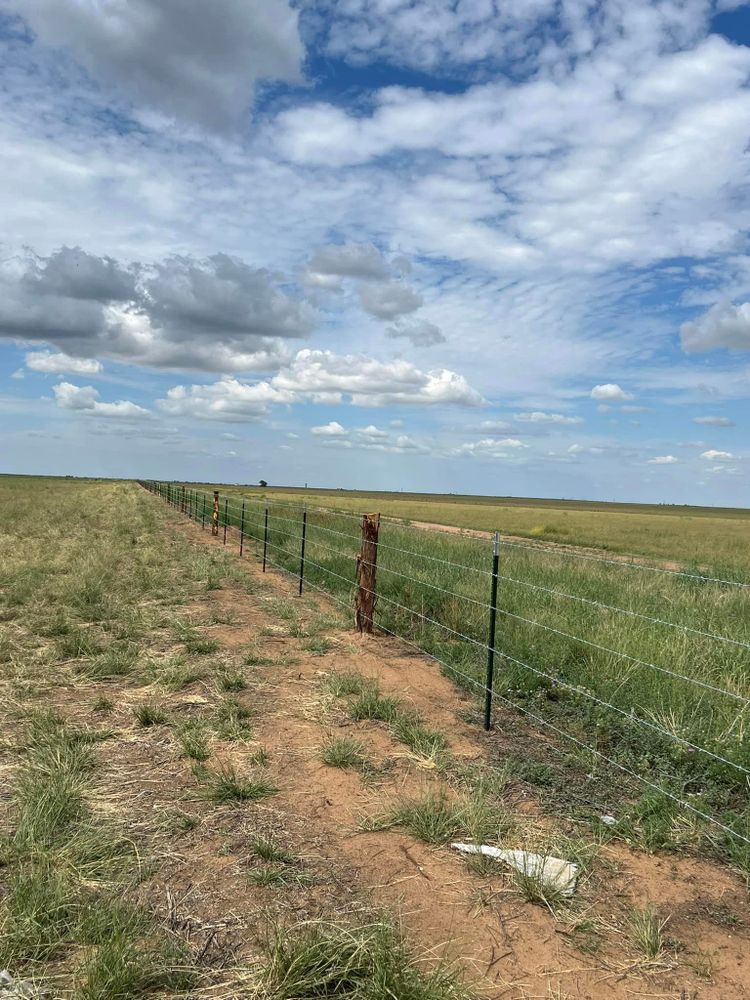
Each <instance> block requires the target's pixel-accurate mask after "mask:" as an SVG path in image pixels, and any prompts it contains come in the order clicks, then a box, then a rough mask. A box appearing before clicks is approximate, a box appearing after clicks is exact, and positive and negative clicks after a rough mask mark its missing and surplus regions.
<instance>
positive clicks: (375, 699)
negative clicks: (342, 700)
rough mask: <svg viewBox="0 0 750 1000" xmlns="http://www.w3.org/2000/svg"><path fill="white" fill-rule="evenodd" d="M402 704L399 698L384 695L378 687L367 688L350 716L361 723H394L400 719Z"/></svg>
mask: <svg viewBox="0 0 750 1000" xmlns="http://www.w3.org/2000/svg"><path fill="white" fill-rule="evenodd" d="M399 707H400V702H399V700H398V698H394V697H392V696H390V695H382V694H381V693H380V691H379V690H378V688H377V687H376V686H370V687H366V688H365V689H364V690H363V691H362V693H361V694H360V696H359V697H358V698H357V700H356V701H355V702H353V703H352V705H351V708H350V710H349V714H350V715H351V717H352V719H354V720H355V721H357V722H361V721H363V720H365V719H372V720H374V721H377V722H393V721H394V720H395V719H397V718H398V714H399Z"/></svg>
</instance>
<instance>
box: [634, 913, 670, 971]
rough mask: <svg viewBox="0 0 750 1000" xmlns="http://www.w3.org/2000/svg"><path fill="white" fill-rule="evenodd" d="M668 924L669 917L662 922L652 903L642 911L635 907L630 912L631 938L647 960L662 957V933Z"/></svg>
mask: <svg viewBox="0 0 750 1000" xmlns="http://www.w3.org/2000/svg"><path fill="white" fill-rule="evenodd" d="M668 923H669V917H665V918H664V919H663V920H661V919H660V918H659V914H658V912H657V910H656V907H655V906H654V905H653V904H652V903H649V904H648V906H645V907H643V908H642V909H639V908H638V907H634V908H633V909H632V910H631V911H630V915H629V917H628V924H629V925H630V936H631V939H632V941H633V944H634V945H635V946H636V948H637V949H638V951H640V952H641V954H642V955H643V956H644V957H645V958H647V959H649V960H653V959H656V958H659V957H660V956H661V955H662V953H663V951H664V937H663V934H662V931H663V930H664V928H665V927H666V926H667V924H668Z"/></svg>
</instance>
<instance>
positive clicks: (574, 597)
mask: <svg viewBox="0 0 750 1000" xmlns="http://www.w3.org/2000/svg"><path fill="white" fill-rule="evenodd" d="M362 562H363V565H366V566H376V567H377V569H378V570H380V571H381V572H383V573H392V574H393V575H395V576H400V577H402V578H403V579H404V580H410V581H411V582H412V583H419V584H421V585H422V586H425V587H429V588H430V589H431V590H439V591H440V592H441V593H442V594H447V595H448V596H449V597H456V598H458V599H459V600H462V601H469V602H471V603H472V604H476V605H477V606H478V607H481V608H487V609H489V607H490V605H489V604H485V603H484V602H483V601H477V600H476V599H475V598H473V597H468V596H467V595H466V594H457V593H456V592H455V591H454V590H446V589H445V588H444V587H439V586H438V585H437V584H435V583H430V582H429V581H428V580H422V579H419V578H418V577H414V576H409V575H408V574H407V573H401V572H399V570H396V569H391V567H390V566H385V565H383V564H382V563H377V564H375V563H371V562H366V561H365V560H362ZM497 578H498V580H505V581H507V582H509V583H516V584H518V585H519V586H521V587H529V588H531V589H532V590H541V591H543V592H544V593H545V594H554V595H555V596H556V597H564V598H567V599H568V600H571V601H581V602H582V603H584V604H590V605H592V606H593V607H597V608H602V609H604V610H606V611H618V612H620V613H621V614H624V615H630V616H631V617H633V618H640V619H642V620H643V621H647V622H650V623H651V624H652V625H666V626H668V627H669V628H676V629H681V630H682V631H684V632H691V633H693V634H694V635H699V636H702V637H703V638H704V639H715V640H716V641H717V642H728V643H731V644H732V645H734V646H741V647H743V648H744V649H750V642H743V641H742V640H741V639H732V638H730V637H729V636H726V635H717V634H716V633H714V632H705V631H703V629H698V628H693V627H692V626H691V625H681V624H678V623H677V622H670V621H667V620H666V619H663V618H652V617H651V616H650V615H644V614H642V613H641V612H640V611H632V610H630V609H629V608H618V607H616V606H615V605H613V604H604V603H603V602H602V601H595V600H593V599H591V598H589V597H581V596H579V595H578V594H566V593H565V592H564V591H561V590H554V589H552V588H551V587H542V586H540V585H539V584H536V583H527V582H526V581H524V580H518V579H516V578H515V577H512V576H504V575H503V574H502V573H499V574H498V577H497ZM498 610H499V609H498ZM524 621H528V619H524ZM532 624H538V623H532ZM542 627H545V626H542ZM581 641H584V640H581Z"/></svg>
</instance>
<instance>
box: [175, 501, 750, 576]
mask: <svg viewBox="0 0 750 1000" xmlns="http://www.w3.org/2000/svg"><path fill="white" fill-rule="evenodd" d="M188 485H191V486H196V487H197V488H200V489H206V488H207V486H206V484H205V483H204V484H198V483H196V484H193V483H191V484H188ZM222 489H224V490H226V491H228V492H230V493H234V494H236V495H238V496H249V497H253V498H255V499H258V500H262V499H264V498H267V499H268V500H271V501H274V502H280V503H284V502H286V503H308V504H310V505H311V506H319V507H326V508H333V509H337V510H348V511H357V512H363V511H377V512H379V513H381V514H382V515H384V516H388V517H393V518H397V519H401V520H406V521H425V522H431V523H434V524H443V525H451V526H453V527H456V528H462V529H473V530H479V531H500V532H501V534H505V535H514V536H517V537H520V538H530V539H534V540H537V541H545V540H546V541H550V542H555V543H559V544H562V545H580V546H590V547H594V548H599V549H602V550H603V551H605V552H614V553H622V554H627V555H634V556H644V557H646V558H649V559H653V560H667V561H670V562H675V561H676V562H679V563H680V564H681V565H685V566H711V567H712V568H713V569H715V570H718V571H719V572H718V574H717V575H719V576H721V575H725V574H726V573H731V574H734V575H735V576H737V575H738V574H740V578H741V579H750V509H747V508H719V507H673V506H667V505H664V506H654V505H647V504H622V503H621V504H618V503H612V504H605V503H595V502H588V501H582V500H543V499H524V498H514V497H479V496H460V495H445V494H415V493H382V492H371V493H368V492H363V493H358V492H354V491H349V490H313V489H311V490H294V489H281V488H274V487H268V488H267V489H260V488H259V487H247V486H241V487H240V486H223V487H222Z"/></svg>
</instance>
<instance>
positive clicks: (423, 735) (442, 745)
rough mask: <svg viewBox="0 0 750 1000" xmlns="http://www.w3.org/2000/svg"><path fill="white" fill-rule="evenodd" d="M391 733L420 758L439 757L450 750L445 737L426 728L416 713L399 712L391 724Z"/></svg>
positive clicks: (435, 730) (436, 731)
mask: <svg viewBox="0 0 750 1000" xmlns="http://www.w3.org/2000/svg"><path fill="white" fill-rule="evenodd" d="M391 732H392V733H393V735H394V736H395V738H396V739H397V740H398V741H399V742H400V743H405V744H406V746H408V747H409V749H410V750H413V751H414V753H416V754H419V756H420V757H431V758H435V757H439V756H440V755H441V754H443V753H444V752H445V751H446V750H447V749H448V741H447V740H446V738H445V736H444V735H443V734H442V733H441V732H438V730H437V729H430V728H429V727H428V726H425V725H424V723H423V722H422V720H421V719H420V717H419V716H418V715H417V713H416V712H398V713H397V714H396V715H395V717H394V718H393V720H392V722H391Z"/></svg>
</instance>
